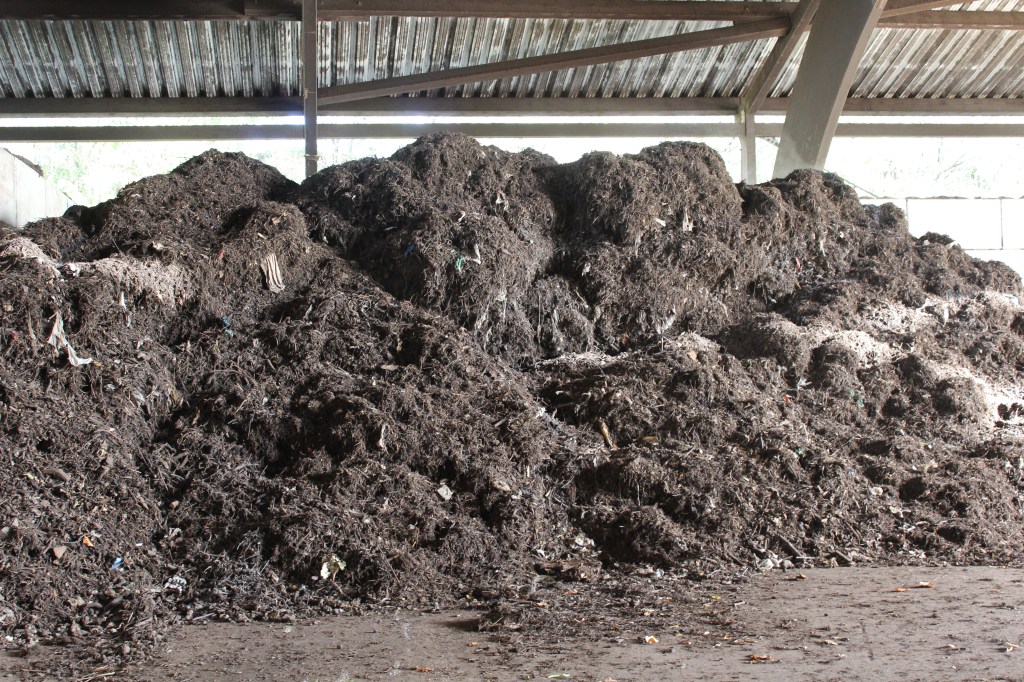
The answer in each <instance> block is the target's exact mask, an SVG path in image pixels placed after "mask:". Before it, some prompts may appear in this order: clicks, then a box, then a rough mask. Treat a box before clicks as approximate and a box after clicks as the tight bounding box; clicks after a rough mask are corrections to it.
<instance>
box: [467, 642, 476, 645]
mask: <svg viewBox="0 0 1024 682" xmlns="http://www.w3.org/2000/svg"><path fill="white" fill-rule="evenodd" d="M466 646H476V642H470V643H469V644H467V645H466Z"/></svg>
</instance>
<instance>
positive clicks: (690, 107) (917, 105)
mask: <svg viewBox="0 0 1024 682" xmlns="http://www.w3.org/2000/svg"><path fill="white" fill-rule="evenodd" d="M739 106H740V100H739V98H738V97H642V98H629V97H581V98H577V97H550V98H512V97H379V98H376V99H369V100H362V101H359V102H351V103H348V104H336V105H332V106H326V107H321V108H320V114H321V116H519V115H523V114H532V115H536V116H627V115H637V116H681V115H711V116H732V115H733V114H734V113H736V111H737V109H738V108H739ZM788 107H789V98H787V97H769V98H767V99H765V101H764V104H763V105H762V106H761V108H760V112H761V113H764V114H779V113H784V112H785V111H786V110H787V109H788ZM302 113H303V108H302V98H301V97H249V98H247V97H176V98H170V97H162V98H133V97H108V98H102V99H98V98H91V97H84V98H73V97H64V98H46V99H34V98H27V99H17V98H14V97H4V98H0V118H3V117H18V118H21V117H57V116H59V117H61V118H83V117H90V116H92V117H96V116H114V115H116V116H120V115H126V116H138V117H155V118H159V117H171V116H180V117H185V116H187V117H205V116H263V117H269V116H296V115H301V114H302ZM843 113H844V114H860V115H886V116H893V115H914V116H943V115H945V116H956V115H970V114H982V115H987V116H999V115H1007V116H1021V115H1024V98H992V99H982V98H974V99H970V98H966V99H964V98H960V99H958V98H952V97H949V98H945V97H944V98H886V97H872V98H867V97H851V98H850V99H847V100H846V104H845V105H844V107H843Z"/></svg>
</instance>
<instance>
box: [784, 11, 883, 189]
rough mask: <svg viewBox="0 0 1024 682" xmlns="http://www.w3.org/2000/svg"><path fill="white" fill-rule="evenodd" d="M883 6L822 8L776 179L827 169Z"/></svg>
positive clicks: (801, 74)
mask: <svg viewBox="0 0 1024 682" xmlns="http://www.w3.org/2000/svg"><path fill="white" fill-rule="evenodd" d="M884 6H885V0H843V1H842V2H824V3H822V4H821V6H820V7H819V8H818V11H817V12H816V13H815V15H814V24H813V25H812V26H811V33H810V36H809V37H808V39H807V46H806V47H805V48H804V54H803V58H802V59H801V61H800V70H799V71H798V72H797V76H796V82H795V83H794V85H793V95H792V96H791V97H790V104H789V112H788V113H787V115H786V123H785V125H784V126H783V129H782V139H781V140H780V142H779V153H778V156H777V157H776V159H775V177H784V176H786V175H789V174H790V173H791V172H793V171H794V170H796V169H798V168H817V169H821V168H822V167H824V165H825V159H826V158H827V157H828V149H829V146H830V145H831V143H832V137H833V135H835V132H836V126H837V125H838V123H839V115H840V114H841V113H842V111H843V103H844V102H846V97H847V95H848V94H849V92H850V86H851V85H852V83H853V79H854V76H855V75H856V73H857V66H858V64H859V63H860V59H861V57H862V56H863V54H864V50H865V49H866V48H867V45H868V41H869V40H870V39H871V31H872V30H873V29H874V27H875V24H876V23H877V22H878V19H879V17H880V16H881V14H882V8H883V7H884Z"/></svg>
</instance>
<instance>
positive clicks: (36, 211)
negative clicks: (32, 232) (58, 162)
mask: <svg viewBox="0 0 1024 682" xmlns="http://www.w3.org/2000/svg"><path fill="white" fill-rule="evenodd" d="M72 203H74V202H72V201H71V199H70V198H69V197H68V196H67V195H66V194H64V193H63V192H61V191H60V190H59V189H57V188H56V187H55V186H54V185H53V184H51V183H50V182H48V181H47V180H46V178H44V177H43V176H42V174H41V173H40V172H39V170H37V169H36V168H35V167H33V166H31V165H30V164H29V163H27V162H26V161H24V160H23V159H22V158H20V157H18V156H15V155H14V154H11V153H10V152H9V151H7V150H6V149H0V221H2V222H5V223H7V224H8V225H13V226H14V227H24V226H25V225H26V224H28V223H30V222H32V221H33V220H39V219H40V218H50V217H53V216H59V215H62V214H63V213H64V211H66V210H67V208H68V207H69V206H71V204H72Z"/></svg>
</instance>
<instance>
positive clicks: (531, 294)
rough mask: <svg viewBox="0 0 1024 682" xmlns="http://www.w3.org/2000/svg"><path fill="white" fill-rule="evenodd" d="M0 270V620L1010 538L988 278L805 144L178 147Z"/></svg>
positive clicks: (37, 626)
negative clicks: (789, 152) (810, 153)
mask: <svg viewBox="0 0 1024 682" xmlns="http://www.w3.org/2000/svg"><path fill="white" fill-rule="evenodd" d="M0 273H2V274H0V306H2V308H0V357H2V362H0V451H2V461H0V486H2V487H0V490H2V491H3V494H2V496H0V632H2V634H3V635H5V636H7V637H8V639H7V643H8V645H16V646H25V645H31V644H32V643H35V642H38V641H43V642H58V643H59V642H82V641H94V640H96V639H97V638H98V639H99V640H102V641H105V642H116V643H117V645H116V648H109V647H108V648H101V649H98V650H97V651H100V652H101V653H100V654H99V655H101V656H107V657H116V656H124V655H130V654H131V652H132V651H133V650H136V649H138V645H139V644H145V643H146V642H147V641H151V640H152V639H153V638H154V637H157V636H159V632H160V626H161V624H162V623H166V622H168V621H169V620H171V619H178V618H181V619H186V620H197V619H204V618H211V617H214V618H234V619H242V620H244V619H266V620H288V619H292V618H294V617H296V616H297V615H301V614H303V613H311V612H331V611H332V610H337V609H339V608H342V607H345V606H346V605H350V604H352V603H353V602H354V601H357V600H363V601H368V602H374V603H391V604H406V605H418V606H435V605H438V606H444V605H445V604H450V603H452V601H453V600H454V599H458V598H462V597H464V596H465V595H467V594H471V595H477V596H478V597H480V598H496V599H500V598H511V597H516V596H517V595H520V594H522V593H524V591H527V590H529V589H530V586H531V585H532V584H534V582H535V580H536V577H537V576H538V575H539V574H547V575H549V576H554V577H555V578H556V579H559V580H574V581H593V580H601V579H602V578H603V577H605V576H607V575H611V574H615V573H617V572H618V573H623V572H631V571H632V572H636V571H650V570H651V569H654V568H657V569H661V570H662V571H668V572H673V573H676V574H681V575H692V576H700V575H708V574H713V573H715V572H723V571H725V572H728V571H730V570H741V569H748V570H749V569H751V568H756V569H761V570H767V569H771V568H775V567H780V566H782V567H784V566H788V565H797V566H801V565H830V564H835V563H843V564H846V563H872V562H874V563H923V562H933V561H934V562H937V561H950V562H960V563H978V562H981V563H997V562H998V563H1012V564H1020V562H1021V557H1022V552H1024V502H1022V501H1024V457H1022V450H1021V447H1020V445H1021V442H1022V439H1021V427H1020V426H1019V423H1020V422H1021V420H1022V418H1024V389H1022V387H1024V383H1022V374H1021V370H1022V363H1024V338H1022V335H1024V307H1022V304H1021V301H1020V299H1019V297H1020V296H1021V294H1022V292H1021V283H1020V280H1019V278H1018V277H1017V276H1016V275H1015V274H1014V273H1013V272H1012V271H1011V270H1010V269H1009V268H1007V267H1006V266H1003V265H1001V264H997V263H986V262H981V261H978V260H975V259H973V258H971V257H969V256H967V255H966V254H964V253H963V251H962V250H961V249H960V248H959V247H958V246H956V245H955V244H952V243H951V242H950V240H949V239H947V238H945V237H942V236H939V235H934V234H929V235H926V236H925V237H923V238H921V239H914V238H912V237H911V236H910V235H909V233H908V231H907V226H906V222H905V220H904V217H903V215H902V214H901V213H900V212H899V211H898V210H897V209H896V208H895V207H893V206H891V205H887V206H882V207H871V206H862V205H861V204H860V202H859V201H858V199H857V196H856V194H855V192H854V191H853V190H852V189H851V188H850V187H848V186H847V185H845V184H844V183H843V182H842V181H841V180H840V179H839V178H837V177H835V176H832V175H828V174H821V173H816V172H797V173H794V174H793V175H791V176H790V177H788V178H786V179H783V180H777V181H773V182H772V183H769V184H764V185H758V186H745V185H740V186H739V187H737V186H735V185H734V184H732V183H731V181H730V179H729V177H728V174H727V173H726V171H725V168H724V165H723V163H722V161H721V159H720V158H719V157H718V156H717V155H716V154H715V153H714V152H713V151H712V150H711V149H710V148H708V147H706V146H703V145H699V144H689V143H687V144H679V143H667V144H662V145H659V146H656V147H653V148H650V149H647V150H644V151H643V152H641V153H640V154H637V155H635V156H616V155H611V154H589V155H587V156H585V157H583V158H582V159H580V160H579V161H577V162H575V163H570V164H563V165H559V164H556V163H555V162H554V161H553V160H552V159H550V158H548V157H546V156H544V155H540V154H537V153H534V152H523V153H507V152H504V151H501V150H498V149H495V148H492V147H484V146H481V145H479V144H478V143H476V142H475V141H474V140H472V139H470V138H467V137H462V136H455V135H441V136H433V137H427V138H424V139H421V140H419V141H417V142H416V143H414V144H412V145H410V146H408V147H406V148H404V149H402V150H400V151H399V152H397V153H396V154H395V155H394V156H393V157H391V158H389V159H365V160H360V161H354V162H351V163H347V164H344V165H341V166H335V167H332V168H328V169H326V170H324V171H322V172H321V173H319V174H317V175H316V176H314V177H312V178H310V179H309V180H307V181H306V182H305V183H303V184H302V185H301V186H299V185H295V184H294V183H292V182H290V181H288V180H287V179H285V178H284V177H283V176H282V175H280V174H279V173H278V172H277V171H275V170H274V169H272V168H270V167H267V166H265V165H263V164H260V163H258V162H256V161H254V160H251V159H249V158H247V157H245V156H243V155H238V154H222V153H219V152H213V151H211V152H208V153H206V154H203V155H202V156H199V157H196V158H194V159H192V160H190V161H188V162H187V163H185V164H183V165H182V166H181V167H179V168H177V169H176V170H175V171H173V172H172V173H170V174H168V175H165V176H157V177H151V178H147V179H144V180H142V181H140V182H137V183H135V184H132V185H129V186H127V187H125V188H124V189H123V190H122V192H121V193H120V194H119V196H118V197H117V198H115V199H113V200H112V201H110V202H107V203H105V204H101V205H99V206H96V207H93V208H82V207H76V208H74V209H72V210H70V211H69V212H68V213H67V214H66V215H65V216H63V217H61V218H56V219H49V220H44V221H41V222H37V223H34V224H32V225H29V226H28V227H27V228H25V229H24V230H23V231H21V232H15V231H13V230H4V231H3V232H2V233H0Z"/></svg>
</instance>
